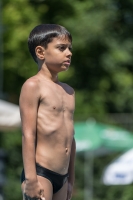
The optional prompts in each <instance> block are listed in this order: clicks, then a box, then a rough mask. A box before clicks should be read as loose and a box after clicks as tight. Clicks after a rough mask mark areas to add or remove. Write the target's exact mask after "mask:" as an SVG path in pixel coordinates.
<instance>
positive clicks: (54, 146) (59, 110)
mask: <svg viewBox="0 0 133 200" xmlns="http://www.w3.org/2000/svg"><path fill="white" fill-rule="evenodd" d="M39 85H40V87H39V88H40V100H39V104H38V113H37V143H36V162H37V163H39V164H40V165H42V166H44V167H46V168H48V169H51V170H52V171H55V172H57V173H60V174H66V173H67V171H68V165H69V159H70V153H71V145H72V141H73V134H74V129H73V113H74V107H75V105H74V104H75V102H74V91H73V89H72V88H71V87H70V86H68V85H66V84H63V83H58V84H57V83H54V82H52V81H46V80H45V81H41V82H40V84H39Z"/></svg>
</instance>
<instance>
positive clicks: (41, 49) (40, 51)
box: [35, 46, 45, 60]
mask: <svg viewBox="0 0 133 200" xmlns="http://www.w3.org/2000/svg"><path fill="white" fill-rule="evenodd" d="M35 53H36V56H37V58H38V59H40V60H44V58H45V49H44V47H42V46H37V47H36V48H35Z"/></svg>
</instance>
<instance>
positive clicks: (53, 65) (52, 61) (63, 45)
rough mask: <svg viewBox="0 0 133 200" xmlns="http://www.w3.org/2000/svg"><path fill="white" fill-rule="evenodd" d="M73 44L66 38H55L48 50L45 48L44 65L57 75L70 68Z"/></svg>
mask: <svg viewBox="0 0 133 200" xmlns="http://www.w3.org/2000/svg"><path fill="white" fill-rule="evenodd" d="M71 50H72V44H71V42H70V41H69V40H68V38H65V37H62V38H61V37H56V38H53V40H52V42H50V43H49V44H48V46H47V48H46V49H45V48H44V63H45V65H46V66H47V68H48V69H49V70H50V71H53V72H55V73H58V72H61V71H65V70H67V69H68V68H69V65H70V63H71V56H72V52H71Z"/></svg>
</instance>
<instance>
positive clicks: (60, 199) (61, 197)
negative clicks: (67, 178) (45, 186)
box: [52, 182, 68, 200]
mask: <svg viewBox="0 0 133 200" xmlns="http://www.w3.org/2000/svg"><path fill="white" fill-rule="evenodd" d="M67 189H68V182H66V183H65V184H64V185H63V187H62V188H61V189H60V190H59V191H58V192H56V193H55V194H53V199H52V200H66V199H67Z"/></svg>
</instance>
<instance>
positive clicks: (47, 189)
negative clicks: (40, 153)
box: [37, 176, 53, 200]
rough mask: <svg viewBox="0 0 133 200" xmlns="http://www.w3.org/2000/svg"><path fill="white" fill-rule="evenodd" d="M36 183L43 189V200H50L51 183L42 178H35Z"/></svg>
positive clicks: (51, 192)
mask: <svg viewBox="0 0 133 200" xmlns="http://www.w3.org/2000/svg"><path fill="white" fill-rule="evenodd" d="M37 177H38V181H39V182H40V183H41V185H42V187H43V189H44V197H45V200H52V197H53V186H52V183H51V182H50V181H49V180H48V179H47V178H44V177H42V176H37Z"/></svg>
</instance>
